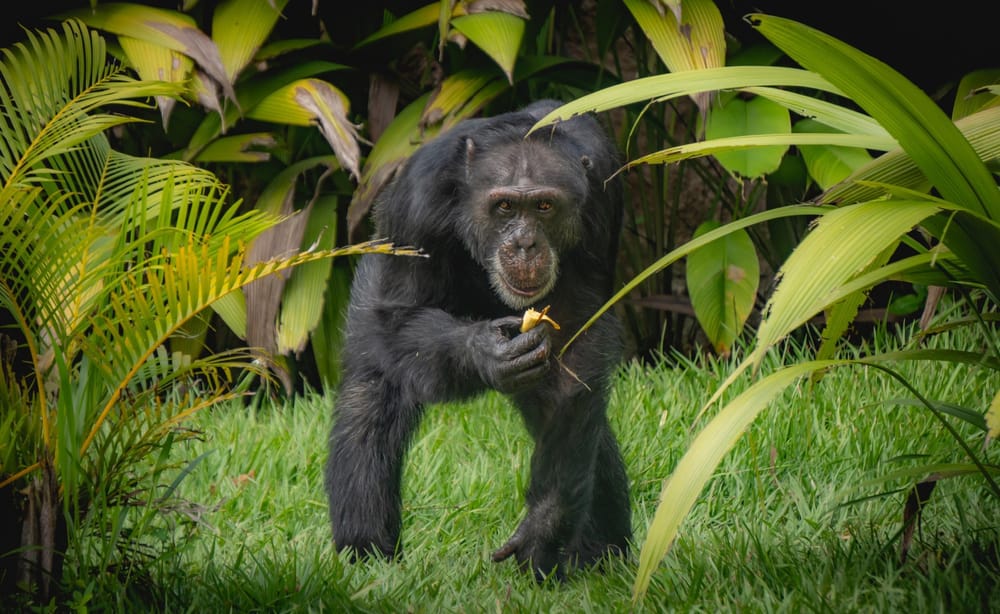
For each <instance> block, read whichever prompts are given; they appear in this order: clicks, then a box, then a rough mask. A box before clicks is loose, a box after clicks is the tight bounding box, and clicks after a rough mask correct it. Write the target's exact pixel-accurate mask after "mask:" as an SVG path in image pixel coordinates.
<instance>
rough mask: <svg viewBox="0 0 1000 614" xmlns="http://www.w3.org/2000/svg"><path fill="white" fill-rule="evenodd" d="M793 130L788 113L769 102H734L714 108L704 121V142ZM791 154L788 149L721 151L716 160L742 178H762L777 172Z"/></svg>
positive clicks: (729, 101)
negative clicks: (788, 154) (783, 158)
mask: <svg viewBox="0 0 1000 614" xmlns="http://www.w3.org/2000/svg"><path fill="white" fill-rule="evenodd" d="M791 130H792V124H791V120H790V119H789V117H788V110H787V109H785V108H784V107H782V106H781V105H778V104H776V103H774V102H771V101H770V100H768V99H766V98H761V97H756V98H752V99H750V100H743V99H741V98H732V99H730V100H726V101H724V102H723V101H721V100H720V102H719V103H718V104H716V105H715V106H713V107H712V108H711V109H710V110H709V112H708V116H707V118H706V121H705V139H706V140H714V139H721V138H727V137H734V136H749V135H755V134H785V133H789V132H791ZM787 150H788V147H786V146H757V147H753V148H744V149H737V150H733V151H725V150H719V151H716V152H715V159H716V160H718V161H719V163H720V164H722V166H723V167H724V168H725V169H726V170H728V171H729V172H731V173H734V174H736V175H739V176H741V177H747V178H755V177H762V176H764V175H766V174H768V173H771V172H774V171H775V170H777V169H778V165H779V164H781V158H782V156H784V155H785V152H786V151H787Z"/></svg>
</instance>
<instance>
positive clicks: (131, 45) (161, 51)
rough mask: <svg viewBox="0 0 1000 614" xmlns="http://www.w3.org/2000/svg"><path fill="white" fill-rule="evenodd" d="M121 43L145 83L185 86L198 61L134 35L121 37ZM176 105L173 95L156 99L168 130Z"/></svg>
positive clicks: (119, 41)
mask: <svg viewBox="0 0 1000 614" xmlns="http://www.w3.org/2000/svg"><path fill="white" fill-rule="evenodd" d="M118 43H119V44H120V45H121V46H122V50H123V51H124V52H125V55H126V56H128V59H129V62H130V63H131V64H132V66H133V67H135V70H136V72H138V73H139V76H140V77H142V78H143V79H144V80H147V81H170V82H172V83H178V84H184V82H185V81H186V80H187V79H189V78H190V76H191V69H192V67H193V66H194V61H193V60H192V59H191V58H189V57H188V56H186V55H184V54H183V53H181V52H179V51H174V50H173V49H170V48H168V47H164V46H162V45H157V44H155V43H151V42H149V41H145V40H142V39H138V38H133V37H131V36H119V37H118ZM175 104H176V100H175V99H174V98H173V97H171V96H157V98H156V106H157V107H158V108H159V109H160V117H161V118H162V121H163V128H164V130H166V128H167V126H168V125H169V123H170V114H171V113H172V112H173V109H174V105H175Z"/></svg>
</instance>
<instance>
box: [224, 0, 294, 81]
mask: <svg viewBox="0 0 1000 614" xmlns="http://www.w3.org/2000/svg"><path fill="white" fill-rule="evenodd" d="M287 4H288V0H270V1H269V2H260V1H259V0H225V1H224V2H220V3H219V5H218V6H216V7H215V11H214V12H213V13H212V40H213V41H215V45H216V47H218V49H219V56H220V58H221V61H222V66H223V69H224V70H225V71H226V76H227V77H228V78H229V81H230V82H231V83H235V82H236V77H237V76H238V75H239V74H240V72H241V71H242V70H243V69H244V68H245V67H246V65H247V64H249V63H250V60H251V59H253V57H254V54H256V53H257V50H258V49H260V46H261V45H262V44H264V41H266V40H267V37H268V36H270V35H271V30H273V29H274V25H275V24H276V23H277V22H278V18H279V17H281V11H283V10H285V5H287Z"/></svg>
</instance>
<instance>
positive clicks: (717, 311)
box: [685, 221, 760, 356]
mask: <svg viewBox="0 0 1000 614" xmlns="http://www.w3.org/2000/svg"><path fill="white" fill-rule="evenodd" d="M718 227H719V223H718V222H715V221H711V222H705V223H703V224H701V225H700V226H699V227H698V228H697V230H695V233H694V236H695V237H698V236H700V235H702V234H705V233H706V232H708V231H709V230H714V229H716V228H718ZM685 279H686V285H687V289H688V294H689V295H690V297H691V306H692V307H693V308H694V315H695V317H696V318H697V319H698V323H699V324H700V325H701V328H702V330H703V331H705V335H706V336H707V337H708V339H709V341H711V342H712V346H713V347H714V349H715V351H716V352H717V353H718V354H720V355H723V356H728V355H729V350H730V348H731V347H732V344H733V342H734V341H735V340H736V338H737V337H738V336H739V334H740V333H741V332H742V331H743V324H744V323H745V322H746V321H747V318H748V317H749V316H750V311H751V310H752V309H753V304H754V300H755V299H756V298H757V285H758V284H759V282H760V265H759V263H758V262H757V250H756V249H754V245H753V241H752V240H751V239H750V235H748V234H747V232H746V231H745V230H737V231H735V232H732V233H730V234H728V235H726V236H725V237H723V238H721V239H717V240H715V241H712V242H711V243H709V244H708V245H706V246H704V247H702V248H701V249H698V250H696V251H694V252H692V253H691V255H690V256H688V259H687V267H686V268H685Z"/></svg>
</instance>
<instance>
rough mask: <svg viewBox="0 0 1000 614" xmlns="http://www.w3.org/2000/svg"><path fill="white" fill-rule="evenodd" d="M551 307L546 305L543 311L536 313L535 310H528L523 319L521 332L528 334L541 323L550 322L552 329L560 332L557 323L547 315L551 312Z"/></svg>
mask: <svg viewBox="0 0 1000 614" xmlns="http://www.w3.org/2000/svg"><path fill="white" fill-rule="evenodd" d="M549 307H550V306H549V305H546V306H545V308H544V309H542V310H541V311H535V310H534V309H530V308H529V309H528V310H527V311H525V312H524V317H523V318H521V332H522V333H526V332H528V331H529V330H531V329H532V328H534V327H536V326H538V323H539V322H548V323H549V324H551V325H552V328H554V329H556V330H559V325H558V324H556V321H555V320H553V319H552V318H550V317H549V316H547V315H545V314H547V313H548V312H549Z"/></svg>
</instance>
